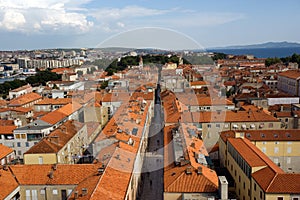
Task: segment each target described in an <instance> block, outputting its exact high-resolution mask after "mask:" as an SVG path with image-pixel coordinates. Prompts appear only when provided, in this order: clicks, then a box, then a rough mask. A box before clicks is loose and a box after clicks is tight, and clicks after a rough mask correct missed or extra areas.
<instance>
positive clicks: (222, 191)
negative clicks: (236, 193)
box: [219, 176, 228, 200]
mask: <svg viewBox="0 0 300 200" xmlns="http://www.w3.org/2000/svg"><path fill="white" fill-rule="evenodd" d="M219 196H220V199H221V200H222V199H224V200H225V199H228V182H227V180H226V177H225V176H219Z"/></svg>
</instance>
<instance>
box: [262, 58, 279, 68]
mask: <svg viewBox="0 0 300 200" xmlns="http://www.w3.org/2000/svg"><path fill="white" fill-rule="evenodd" d="M277 63H281V59H279V58H277V57H275V58H267V59H266V61H265V65H266V66H267V67H269V66H271V65H274V64H277Z"/></svg>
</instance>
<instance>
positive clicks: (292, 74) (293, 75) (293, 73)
mask: <svg viewBox="0 0 300 200" xmlns="http://www.w3.org/2000/svg"><path fill="white" fill-rule="evenodd" d="M278 76H284V77H287V78H290V79H296V80H298V79H300V71H298V70H288V71H285V72H280V73H278Z"/></svg>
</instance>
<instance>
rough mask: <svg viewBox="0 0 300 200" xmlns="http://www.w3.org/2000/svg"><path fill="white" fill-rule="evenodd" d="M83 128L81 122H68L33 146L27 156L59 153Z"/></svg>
mask: <svg viewBox="0 0 300 200" xmlns="http://www.w3.org/2000/svg"><path fill="white" fill-rule="evenodd" d="M83 126H84V124H82V123H80V122H79V121H74V120H70V121H67V122H65V123H64V124H62V125H61V126H60V127H58V128H57V129H55V130H54V131H53V132H51V133H50V134H49V135H48V136H47V137H45V138H43V139H42V140H41V141H40V142H38V143H37V144H36V145H34V146H32V147H31V148H30V149H29V150H28V151H27V152H25V154H38V153H57V152H58V151H59V150H60V149H62V148H63V147H64V146H65V145H66V144H67V143H68V142H69V140H70V139H71V138H72V137H74V136H75V135H76V134H77V132H78V131H79V130H80V129H82V127H83Z"/></svg>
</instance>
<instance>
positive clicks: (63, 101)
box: [35, 98, 72, 105]
mask: <svg viewBox="0 0 300 200" xmlns="http://www.w3.org/2000/svg"><path fill="white" fill-rule="evenodd" d="M68 103H72V98H57V99H52V98H44V99H42V100H41V101H39V102H37V103H36V104H35V105H66V104H68Z"/></svg>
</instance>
